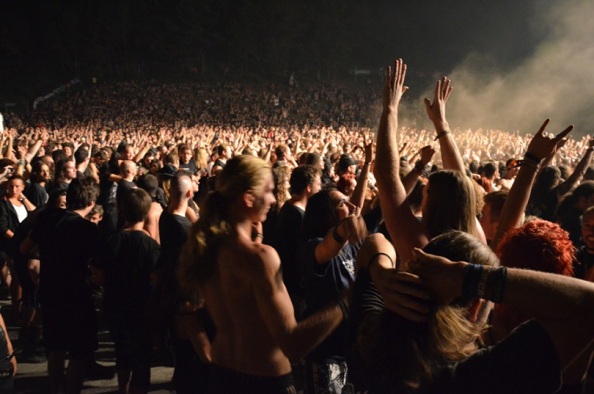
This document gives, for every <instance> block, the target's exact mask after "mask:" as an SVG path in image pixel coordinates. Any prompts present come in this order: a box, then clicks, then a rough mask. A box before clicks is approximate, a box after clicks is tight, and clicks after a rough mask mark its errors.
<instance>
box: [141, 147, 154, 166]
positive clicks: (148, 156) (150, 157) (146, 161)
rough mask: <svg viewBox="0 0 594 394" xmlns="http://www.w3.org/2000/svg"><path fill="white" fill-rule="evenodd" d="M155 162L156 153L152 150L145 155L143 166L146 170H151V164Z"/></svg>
mask: <svg viewBox="0 0 594 394" xmlns="http://www.w3.org/2000/svg"><path fill="white" fill-rule="evenodd" d="M153 161H155V153H154V152H153V151H152V150H149V151H148V152H146V153H145V154H144V157H143V158H142V165H143V166H144V167H146V168H149V169H150V168H151V164H153Z"/></svg>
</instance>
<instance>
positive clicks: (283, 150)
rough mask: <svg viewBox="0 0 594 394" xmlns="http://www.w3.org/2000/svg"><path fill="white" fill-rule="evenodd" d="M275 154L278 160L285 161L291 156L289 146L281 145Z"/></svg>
mask: <svg viewBox="0 0 594 394" xmlns="http://www.w3.org/2000/svg"><path fill="white" fill-rule="evenodd" d="M274 153H275V154H276V160H278V161H283V160H287V158H288V157H289V156H290V154H291V152H290V150H289V146H288V145H287V144H280V145H279V146H277V147H276V148H275V149H274Z"/></svg>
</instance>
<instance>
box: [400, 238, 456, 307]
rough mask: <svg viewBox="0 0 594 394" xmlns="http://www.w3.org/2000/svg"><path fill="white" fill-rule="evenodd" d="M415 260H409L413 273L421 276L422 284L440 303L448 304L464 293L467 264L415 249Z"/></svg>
mask: <svg viewBox="0 0 594 394" xmlns="http://www.w3.org/2000/svg"><path fill="white" fill-rule="evenodd" d="M413 257H414V259H413V260H410V261H409V262H408V269H409V271H410V272H411V273H413V274H415V275H418V276H419V277H420V278H421V284H422V285H423V287H424V288H425V289H426V290H427V291H428V292H429V293H430V294H431V296H432V298H433V299H434V300H435V301H437V302H438V303H439V304H440V305H447V304H449V303H451V302H452V300H454V298H456V297H458V296H460V295H461V294H462V278H463V272H464V267H465V265H466V264H464V263H460V262H453V261H450V260H448V259H447V258H445V257H441V256H436V255H432V254H427V253H425V252H423V251H422V250H421V249H419V248H414V249H413Z"/></svg>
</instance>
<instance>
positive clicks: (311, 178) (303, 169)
mask: <svg viewBox="0 0 594 394" xmlns="http://www.w3.org/2000/svg"><path fill="white" fill-rule="evenodd" d="M318 175H320V171H319V170H318V169H317V168H315V167H314V166H312V165H304V166H299V167H297V168H295V169H293V171H292V172H291V179H290V180H289V184H290V185H291V194H293V195H300V194H302V193H303V192H304V191H305V189H307V186H309V185H312V184H313V183H314V182H315V179H316V176H318Z"/></svg>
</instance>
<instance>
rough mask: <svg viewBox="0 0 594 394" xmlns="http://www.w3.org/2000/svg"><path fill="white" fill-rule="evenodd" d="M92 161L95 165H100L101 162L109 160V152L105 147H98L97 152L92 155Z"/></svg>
mask: <svg viewBox="0 0 594 394" xmlns="http://www.w3.org/2000/svg"><path fill="white" fill-rule="evenodd" d="M93 161H94V162H95V164H96V165H97V166H102V165H103V163H107V162H108V161H109V153H108V152H107V151H106V150H105V149H99V150H98V151H97V153H95V154H94V155H93Z"/></svg>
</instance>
